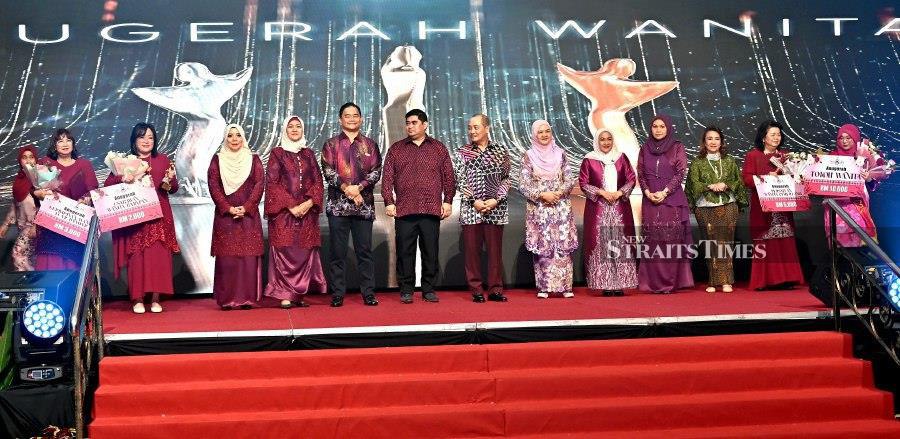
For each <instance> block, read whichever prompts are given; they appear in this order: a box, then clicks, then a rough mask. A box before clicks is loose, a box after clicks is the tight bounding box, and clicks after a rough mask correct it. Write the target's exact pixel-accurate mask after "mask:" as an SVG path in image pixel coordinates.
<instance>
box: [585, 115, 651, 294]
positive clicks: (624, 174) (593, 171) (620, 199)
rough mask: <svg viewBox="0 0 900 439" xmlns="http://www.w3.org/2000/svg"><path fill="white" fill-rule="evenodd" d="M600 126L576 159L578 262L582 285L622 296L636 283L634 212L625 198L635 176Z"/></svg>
mask: <svg viewBox="0 0 900 439" xmlns="http://www.w3.org/2000/svg"><path fill="white" fill-rule="evenodd" d="M613 142H614V141H613V137H612V133H611V132H609V131H607V130H600V131H599V132H598V133H597V137H596V138H595V141H594V151H592V152H590V153H588V154H587V155H586V156H585V157H584V160H583V161H582V162H581V172H580V174H579V177H578V183H579V184H580V186H581V190H582V192H584V194H585V196H586V197H587V203H586V204H585V206H584V264H585V277H586V278H587V284H588V288H590V289H592V290H602V291H603V295H604V296H624V295H625V291H624V290H625V289H629V288H636V287H637V285H638V277H637V264H636V263H635V260H634V253H633V248H631V246H630V244H632V243H633V241H634V217H633V216H632V213H631V202H629V200H628V197H629V196H630V195H631V191H632V190H633V189H634V186H635V183H636V181H637V180H636V178H635V175H634V170H632V168H631V162H629V161H628V156H626V155H625V154H622V153H621V152H620V151H619V149H618V148H617V147H616V146H615V144H614V143H613Z"/></svg>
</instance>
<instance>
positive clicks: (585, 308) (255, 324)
mask: <svg viewBox="0 0 900 439" xmlns="http://www.w3.org/2000/svg"><path fill="white" fill-rule="evenodd" d="M506 294H507V296H508V297H509V302H506V303H494V302H487V303H473V302H472V300H471V296H470V295H469V294H468V293H467V292H465V291H446V292H441V293H439V296H440V303H427V302H424V301H422V300H421V294H419V293H416V296H415V302H414V303H413V304H410V305H405V304H401V303H400V301H399V294H398V293H397V292H386V293H382V294H379V295H378V300H379V301H380V302H381V303H380V305H379V306H377V307H368V306H364V305H363V304H362V300H361V298H360V297H359V295H350V296H348V297H347V299H346V300H345V302H344V306H343V307H341V308H331V307H330V306H329V304H330V300H331V298H330V297H329V296H325V295H311V296H308V297H307V299H306V301H307V303H309V304H310V305H311V306H310V307H309V308H293V309H290V310H282V309H280V308H277V307H274V306H273V307H265V308H256V309H252V310H232V311H222V310H220V309H219V307H218V306H216V303H215V301H214V300H213V299H212V298H209V297H203V298H178V299H172V300H168V301H164V302H163V306H164V308H165V312H163V313H161V314H151V313H149V312H148V313H146V314H143V315H137V314H134V313H132V312H131V304H130V303H129V302H127V301H111V302H108V303H106V304H104V307H103V327H104V331H105V338H106V340H107V341H109V342H117V341H128V340H154V339H155V340H163V339H173V338H194V339H196V338H234V337H266V336H280V337H284V336H288V337H301V336H304V335H316V334H372V333H391V332H397V333H399V332H405V333H409V332H439V331H469V330H478V329H507V328H536V327H572V326H652V325H660V324H670V323H682V322H714V321H734V320H754V321H759V320H813V319H822V318H826V317H828V316H829V315H830V311H829V309H828V308H827V307H825V306H823V304H822V303H821V302H819V301H818V300H817V299H816V298H815V297H813V296H812V295H811V294H810V293H809V292H808V290H806V289H805V288H801V289H795V290H790V291H766V292H757V291H749V290H746V289H743V288H738V289H736V290H735V292H733V293H730V294H725V293H721V292H719V293H714V294H710V293H706V292H704V291H703V290H700V289H697V290H685V291H679V292H677V293H675V294H667V295H657V294H650V293H643V292H638V291H629V292H628V294H627V295H626V296H625V297H602V296H600V295H594V294H590V293H589V291H588V290H587V289H586V288H576V289H575V297H574V298H571V299H563V298H561V297H560V298H550V299H538V298H536V297H535V294H534V291H533V290H508V291H507V292H506ZM273 305H274V304H273Z"/></svg>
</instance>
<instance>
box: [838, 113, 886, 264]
mask: <svg viewBox="0 0 900 439" xmlns="http://www.w3.org/2000/svg"><path fill="white" fill-rule="evenodd" d="M861 141H862V134H860V132H859V128H858V127H857V126H856V125H852V124H846V125H842V126H841V127H840V128H839V129H838V132H837V144H836V145H835V146H836V148H835V149H834V151H832V152H831V154H830V155H837V156H845V157H854V158H856V159H857V163H858V164H860V163H861V165H860V167H859V169H860V171H861V172H862V178H863V179H864V180H865V181H866V191H865V192H864V193H863V196H862V197H841V198H835V201H836V202H837V204H838V205H839V206H841V207H842V208H843V209H844V210H845V211H846V212H847V213H848V214H849V215H850V217H851V218H853V221H854V222H856V224H857V225H859V226H860V227H861V228H862V229H863V230H864V231H865V232H866V233H867V234H868V235H869V236H871V237H872V238H875V239H877V237H878V233H877V232H876V230H875V221H874V220H873V219H872V214H871V213H870V211H869V191H870V190H875V188H876V187H878V183H879V182H880V181H881V180H883V179H885V178H886V177H887V175H888V174H887V172H885V169H884V159H881V158H878V159H877V162H876V159H875V158H873V157H871V156H865V157H863V158H860V157H859V144H860V142H861ZM835 220H836V221H837V241H838V244H840V245H841V246H842V247H862V246H863V245H864V244H863V242H862V239H861V238H860V237H859V236H858V235H857V234H856V233H854V232H853V230H852V229H850V227H849V226H848V225H847V224H846V223H844V220H843V219H841V217H837V218H835ZM830 231H831V222H830V221H829V220H828V213H827V212H826V213H825V236H826V237H827V236H829V234H830Z"/></svg>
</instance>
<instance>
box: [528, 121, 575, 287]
mask: <svg viewBox="0 0 900 439" xmlns="http://www.w3.org/2000/svg"><path fill="white" fill-rule="evenodd" d="M575 181H576V180H575V175H574V174H573V173H572V172H571V171H570V170H569V167H568V160H567V159H566V153H565V152H564V151H563V150H562V148H560V147H558V146H556V141H555V140H554V139H553V131H552V130H551V129H550V124H549V123H548V122H547V121H545V120H538V121H535V122H534V124H532V125H531V149H529V150H528V151H527V152H526V153H525V157H523V158H522V172H521V174H520V178H519V192H521V193H522V195H523V196H525V199H526V200H527V205H526V211H525V248H527V249H528V251H530V252H532V253H534V280H535V283H536V284H537V289H538V293H537V296H538V297H539V298H542V299H546V298H547V297H549V296H550V294H554V293H562V296H563V297H574V296H575V294H574V293H573V292H572V252H574V251H575V250H576V249H577V248H578V236H577V235H576V231H575V217H574V216H573V215H572V204H571V203H570V202H569V194H570V193H571V192H572V188H573V187H574V186H575Z"/></svg>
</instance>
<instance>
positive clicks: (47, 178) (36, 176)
mask: <svg viewBox="0 0 900 439" xmlns="http://www.w3.org/2000/svg"><path fill="white" fill-rule="evenodd" d="M25 173H26V174H28V178H29V179H31V184H33V185H34V187H35V188H38V189H49V190H51V191H55V190H57V189H59V186H60V185H61V184H62V183H61V182H60V181H59V173H60V171H59V169H57V168H56V166H49V167H48V166H47V165H39V164H35V165H25Z"/></svg>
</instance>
